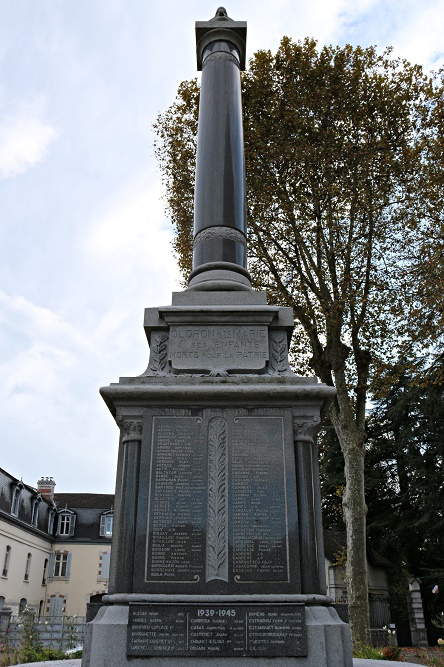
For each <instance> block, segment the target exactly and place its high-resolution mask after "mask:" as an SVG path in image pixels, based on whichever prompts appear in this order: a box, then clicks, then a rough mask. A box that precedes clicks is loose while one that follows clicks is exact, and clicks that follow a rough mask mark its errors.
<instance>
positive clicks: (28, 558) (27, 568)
mask: <svg viewBox="0 0 444 667" xmlns="http://www.w3.org/2000/svg"><path fill="white" fill-rule="evenodd" d="M31 559H32V554H31V553H28V555H27V557H26V565H25V576H24V581H29V571H30V569H31Z"/></svg>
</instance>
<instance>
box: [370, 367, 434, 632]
mask: <svg viewBox="0 0 444 667" xmlns="http://www.w3.org/2000/svg"><path fill="white" fill-rule="evenodd" d="M443 371H444V358H442V357H441V358H439V359H437V361H436V362H435V364H433V366H432V367H430V368H428V369H424V360H423V359H418V360H416V363H415V364H412V363H407V362H406V361H405V360H404V361H403V362H400V363H399V364H397V365H396V366H395V367H394V368H393V370H392V371H391V372H390V373H388V375H389V376H390V377H391V378H392V382H389V384H390V385H391V386H390V389H389V391H388V392H387V394H386V395H385V396H384V397H383V398H381V399H379V400H378V401H377V403H376V405H375V408H374V409H373V411H372V414H371V416H370V419H369V424H368V428H369V437H368V443H367V450H368V453H367V460H366V490H367V497H368V508H369V509H368V533H369V538H370V540H371V543H372V544H373V546H374V547H375V548H376V549H377V550H378V551H380V552H381V553H382V554H383V555H385V556H386V557H387V558H388V559H389V560H391V561H392V562H393V564H394V565H395V569H396V571H399V570H402V571H404V572H406V573H407V574H409V575H413V576H415V577H420V578H421V580H422V582H423V585H424V591H423V599H424V607H425V614H426V618H427V620H428V622H429V623H430V622H431V620H432V619H433V618H434V616H436V614H437V613H438V612H442V611H443V609H444V607H443V605H444V373H443ZM396 571H395V573H394V574H395V575H396ZM434 584H438V585H439V588H440V593H439V595H434V594H432V593H431V589H432V587H433V585H434Z"/></svg>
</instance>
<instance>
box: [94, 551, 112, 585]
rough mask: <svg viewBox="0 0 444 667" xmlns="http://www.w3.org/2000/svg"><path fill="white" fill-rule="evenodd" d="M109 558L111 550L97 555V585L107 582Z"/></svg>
mask: <svg viewBox="0 0 444 667" xmlns="http://www.w3.org/2000/svg"><path fill="white" fill-rule="evenodd" d="M110 558H111V550H108V551H101V552H100V555H99V575H98V577H97V582H98V583H105V582H107V581H108V580H109V564H110Z"/></svg>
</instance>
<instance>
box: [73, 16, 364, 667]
mask: <svg viewBox="0 0 444 667" xmlns="http://www.w3.org/2000/svg"><path fill="white" fill-rule="evenodd" d="M246 31H247V28H246V23H245V22H243V21H234V20H231V19H230V18H229V17H228V16H227V13H226V11H225V10H224V9H223V8H219V9H218V10H217V12H216V16H215V17H214V18H213V19H211V20H210V21H198V22H197V23H196V41H197V65H198V69H199V70H202V84H201V96H200V109H199V129H198V149H197V163H196V187H195V215H194V253H193V270H192V272H191V275H190V277H189V284H188V288H187V289H185V290H184V291H182V292H178V293H174V294H173V296H172V305H170V306H157V307H155V308H147V309H146V311H145V319H144V327H145V331H146V335H147V338H148V342H149V347H150V356H149V364H148V368H147V370H146V371H145V372H144V373H143V374H142V375H141V376H139V377H122V378H120V381H119V382H118V383H116V384H111V385H110V386H108V387H105V388H102V389H101V393H102V396H103V398H104V400H105V402H106V404H107V406H108V408H109V409H110V411H111V413H112V415H113V417H114V419H115V420H116V422H117V424H118V426H119V428H120V432H121V438H120V448H119V460H118V471H117V482H116V507H115V528H114V535H113V545H112V558H111V572H110V585H109V591H110V592H109V594H108V595H107V596H105V597H104V603H105V604H104V606H103V607H102V608H101V609H100V611H99V613H98V615H97V616H96V618H95V619H94V621H93V622H92V623H90V624H89V626H88V628H87V635H86V641H85V650H84V657H83V660H82V665H83V667H123V666H124V665H132V666H133V667H140V666H142V665H150V667H161V666H163V665H165V667H166V666H167V665H174V666H177V667H182V666H183V667H186V666H188V665H190V666H191V665H195V664H196V662H197V663H198V664H206V663H207V662H210V661H211V662H215V663H217V664H220V665H221V666H222V665H223V667H232V666H233V667H234V665H242V664H252V663H254V665H255V666H256V667H265V666H266V665H270V660H273V664H274V665H276V666H278V665H294V666H295V667H307V666H310V667H351V665H352V657H351V642H350V633H349V626H348V625H347V624H345V623H343V622H342V621H341V620H340V619H339V617H338V615H337V613H336V610H335V609H334V607H333V606H332V600H331V598H329V597H328V596H327V595H326V587H325V572H324V556H323V543H322V523H321V499H320V488H319V474H318V458H317V450H316V444H315V436H316V432H317V430H318V428H319V426H320V423H321V419H322V417H323V415H324V414H325V412H326V410H327V408H328V405H329V403H330V401H331V400H332V398H333V396H334V391H335V390H334V388H332V387H327V386H326V385H323V384H321V383H320V382H319V381H318V380H317V379H316V378H313V377H308V378H305V377H298V376H297V375H295V374H294V373H293V372H292V370H291V369H290V366H289V363H288V346H289V343H290V339H291V335H292V330H293V315H292V311H291V309H290V308H282V307H278V306H271V305H267V297H266V293H265V292H259V291H254V290H253V289H252V287H251V284H250V280H249V274H248V271H247V268H246V267H247V241H246V232H247V229H246V199H245V167H244V146H243V131H242V103H241V86H240V70H243V69H244V68H245V44H246Z"/></svg>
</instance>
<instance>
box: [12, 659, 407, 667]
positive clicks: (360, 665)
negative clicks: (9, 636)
mask: <svg viewBox="0 0 444 667" xmlns="http://www.w3.org/2000/svg"><path fill="white" fill-rule="evenodd" d="M81 662H82V661H81V660H49V661H46V662H28V664H27V665H23V666H22V667H80V665H81ZM399 664H400V663H399V662H393V661H392V660H384V661H381V660H362V659H361V658H353V667H382V665H384V667H399ZM401 664H402V665H403V667H418V663H417V662H415V663H413V662H403V663H401ZM17 667H20V665H17Z"/></svg>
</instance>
